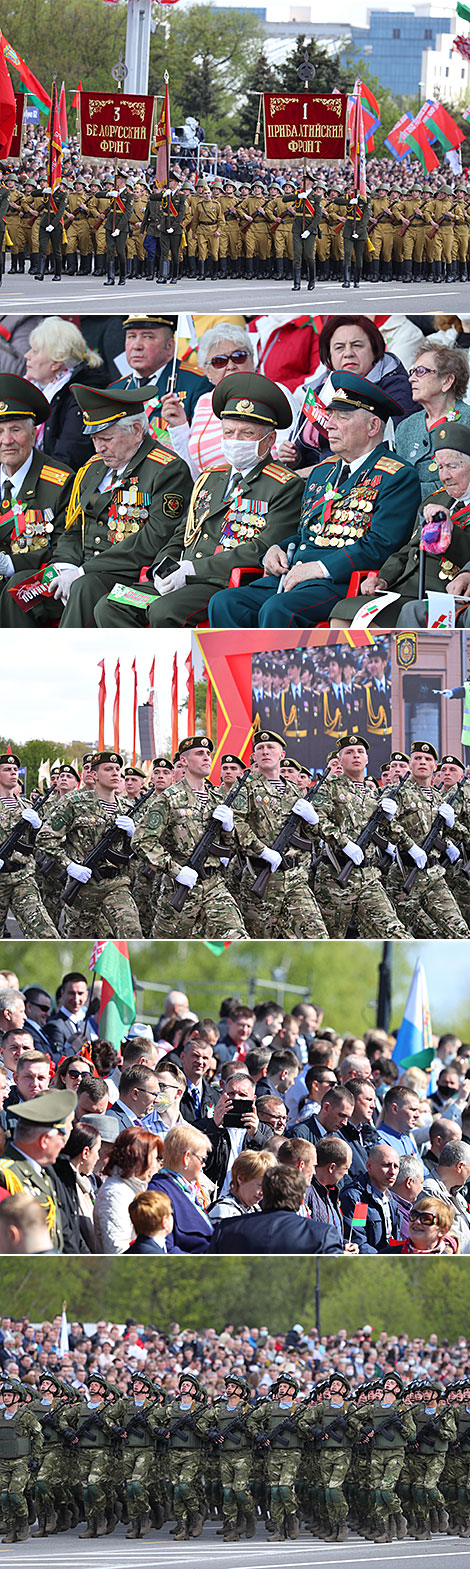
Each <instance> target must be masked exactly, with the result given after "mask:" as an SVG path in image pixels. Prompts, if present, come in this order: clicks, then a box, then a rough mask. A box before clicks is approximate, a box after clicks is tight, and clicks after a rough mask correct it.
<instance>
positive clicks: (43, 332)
mask: <svg viewBox="0 0 470 1569" xmlns="http://www.w3.org/2000/svg"><path fill="white" fill-rule="evenodd" d="M25 358H26V372H25V374H26V376H27V379H28V381H32V382H34V385H35V386H36V387H40V389H41V392H43V393H44V396H45V397H46V398H47V400H48V403H49V404H50V414H49V415H48V418H47V419H46V422H45V424H44V425H39V426H38V432H37V436H36V446H37V447H39V448H40V449H41V451H42V452H44V453H46V455H47V456H50V457H53V458H54V462H56V463H58V462H62V463H68V464H70V468H71V469H74V470H76V469H78V468H81V465H82V464H83V463H87V462H88V458H91V457H93V453H94V447H93V442H92V441H91V438H90V437H89V436H84V434H83V416H82V413H81V410H80V409H79V407H78V404H77V403H76V400H75V398H74V396H73V393H72V392H71V391H70V383H71V382H72V381H73V382H77V381H78V382H84V383H85V385H86V386H87V387H106V386H107V384H108V381H109V376H108V374H107V371H106V370H105V368H104V366H103V361H102V359H101V355H100V354H98V353H97V352H96V350H94V349H88V348H87V345H86V343H85V339H84V337H83V336H82V333H81V332H80V331H79V328H78V327H75V325H74V323H73V322H72V321H63V320H62V317H61V316H46V317H45V319H44V321H42V322H41V323H40V325H39V327H34V329H33V331H32V332H31V334H30V339H29V349H28V350H27V352H26V356H25Z"/></svg>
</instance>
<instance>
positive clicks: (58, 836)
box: [37, 790, 142, 937]
mask: <svg viewBox="0 0 470 1569" xmlns="http://www.w3.org/2000/svg"><path fill="white" fill-rule="evenodd" d="M125 815H126V813H125V810H124V808H123V806H122V802H121V800H120V798H119V797H118V798H117V799H116V801H115V802H114V803H113V809H112V811H110V810H109V808H108V807H107V806H106V805H105V803H104V802H103V801H101V800H100V798H99V796H98V795H96V794H92V792H91V791H88V790H87V791H84V790H73V791H72V792H71V794H70V795H65V796H62V799H61V800H60V801H58V802H57V805H56V806H54V810H53V811H52V812H51V814H50V817H49V820H48V821H47V822H46V823H44V824H43V825H42V827H41V828H40V830H39V833H38V836H37V848H38V851H39V853H40V854H41V853H42V852H43V851H44V853H45V855H47V856H52V857H53V859H54V860H55V861H56V863H57V865H58V866H60V867H62V869H63V870H64V871H66V868H67V866H68V863H69V861H75V862H76V863H78V864H79V865H83V862H84V861H85V860H86V857H87V856H88V855H89V854H90V852H91V850H94V849H95V847H96V845H97V844H98V843H99V841H100V840H101V839H102V838H103V836H104V834H105V833H107V831H108V829H109V828H110V827H111V826H112V823H113V821H114V819H115V818H116V817H121V816H125ZM112 851H113V854H115V853H116V852H118V853H119V854H120V855H125V857H126V861H127V856H128V854H129V836H128V835H127V834H126V833H125V832H124V831H122V830H119V829H117V830H116V837H115V841H114V842H113V846H112ZM103 870H104V873H105V875H104V877H103V876H102V875H100V880H99V881H98V880H95V878H94V877H92V878H91V879H90V881H89V882H88V883H87V884H80V883H79V884H78V888H79V892H78V895H77V898H76V900H75V902H74V904H73V906H71V907H70V909H69V908H68V907H67V906H65V916H64V932H66V933H67V936H75V935H77V936H78V935H80V936H82V937H84V936H87V937H141V936H142V932H141V928H140V921H139V916H138V911H137V906H136V905H135V903H134V900H133V898H132V895H131V891H130V873H129V868H128V866H127V864H126V863H124V865H123V867H122V869H121V868H120V867H116V866H113V865H112V861H111V860H109V861H106V862H104V863H103Z"/></svg>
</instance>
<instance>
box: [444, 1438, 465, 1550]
mask: <svg viewBox="0 0 470 1569" xmlns="http://www.w3.org/2000/svg"><path fill="white" fill-rule="evenodd" d="M440 1482H441V1487H442V1492H443V1494H444V1499H445V1507H446V1509H447V1510H448V1512H449V1516H450V1523H451V1525H452V1526H453V1528H454V1530H457V1531H458V1530H459V1529H462V1528H464V1529H465V1528H466V1526H467V1525H468V1516H469V1512H470V1454H465V1452H462V1451H461V1450H456V1449H448V1450H447V1454H446V1457H445V1465H444V1469H443V1472H442V1474H441V1477H440Z"/></svg>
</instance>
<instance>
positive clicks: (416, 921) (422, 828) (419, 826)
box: [388, 741, 469, 938]
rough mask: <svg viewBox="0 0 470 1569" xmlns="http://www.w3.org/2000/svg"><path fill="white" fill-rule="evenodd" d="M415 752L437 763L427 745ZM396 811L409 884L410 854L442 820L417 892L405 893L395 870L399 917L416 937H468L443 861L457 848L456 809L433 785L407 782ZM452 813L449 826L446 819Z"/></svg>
mask: <svg viewBox="0 0 470 1569" xmlns="http://www.w3.org/2000/svg"><path fill="white" fill-rule="evenodd" d="M411 751H412V752H415V751H419V752H430V753H432V755H433V756H434V757H435V759H436V762H437V754H436V752H435V750H434V747H433V746H432V745H431V743H430V742H429V741H423V742H421V741H414V742H413V745H412V748H411ZM396 804H397V811H396V814H395V816H394V817H393V819H392V822H391V823H390V829H389V833H390V839H391V841H392V843H393V844H395V845H396V847H397V850H398V853H399V856H400V857H402V858H403V862H404V866H403V870H404V873H405V878H406V875H407V873H408V872H409V870H410V868H412V867H415V868H416V865H417V863H416V861H415V858H414V855H413V856H411V857H410V851H414V850H415V849H416V847H418V848H420V847H421V846H422V844H423V842H424V840H425V839H426V837H427V834H428V833H429V830H430V828H431V826H432V824H433V823H434V820H435V818H436V816H438V815H439V817H440V818H441V831H440V834H439V842H438V843H437V844H435V845H434V848H433V849H431V850H430V851H429V854H428V858H427V864H426V866H425V867H423V868H422V869H421V870H420V869H418V871H417V876H416V878H415V881H414V886H413V888H412V889H411V890H410V891H409V892H408V893H407V892H406V891H405V889H404V887H403V880H404V879H403V873H402V872H401V871H400V869H399V866H398V865H397V864H394V865H393V867H392V871H391V872H390V875H389V878H388V888H389V891H390V897H391V898H392V899H393V903H394V905H395V906H396V909H397V911H398V914H399V915H401V914H403V919H404V920H406V924H407V926H408V928H409V930H410V931H411V933H412V935H413V937H455V938H457V937H468V935H469V928H468V926H467V924H466V922H465V920H464V918H463V915H462V914H461V912H460V910H459V907H458V904H456V901H455V899H454V896H453V894H452V892H451V889H450V887H449V886H448V884H447V881H446V866H447V861H445V860H444V862H443V861H442V859H441V856H442V855H444V856H445V854H446V850H447V847H448V845H452V844H453V837H452V833H453V825H454V819H453V808H452V806H451V805H450V804H449V803H448V802H446V801H445V800H443V797H442V795H441V792H440V791H439V790H436V788H435V786H434V785H431V784H430V785H426V786H425V785H421V784H418V781H417V780H416V779H408V780H405V782H404V784H403V788H402V789H401V790H400V795H399V798H398V800H397V803H396ZM449 813H451V814H452V816H451V819H450V824H449V823H448V820H447V818H448V814H449Z"/></svg>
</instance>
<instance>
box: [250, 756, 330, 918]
mask: <svg viewBox="0 0 470 1569" xmlns="http://www.w3.org/2000/svg"><path fill="white" fill-rule="evenodd" d="M285 750H286V745H285V741H283V740H282V739H281V737H280V736H278V735H275V734H274V733H273V732H272V731H270V730H260V731H258V733H257V734H256V735H255V736H254V737H253V752H254V756H255V761H256V767H257V773H256V777H255V779H253V780H251V779H248V780H246V781H245V784H244V785H243V786H242V789H241V792H240V795H239V796H238V799H237V803H236V806H235V807H234V824H235V833H236V839H237V845H238V847H239V849H240V851H241V853H242V856H243V859H244V861H245V870H244V872H243V878H242V884H241V902H242V909H243V915H244V918H245V921H246V925H247V927H248V930H249V933H250V936H251V937H259V936H261V935H262V936H263V937H267V936H269V937H279V936H280V935H281V932H282V935H283V937H315V938H324V937H326V936H327V935H328V934H327V930H326V926H325V923H324V921H323V919H322V916H321V913H320V910H319V908H318V904H317V902H316V900H315V898H314V895H313V893H312V892H311V890H310V888H309V886H308V869H309V855H310V849H311V840H312V838H313V837H314V830H315V828H316V827H317V825H318V815H317V813H316V811H315V810H314V807H313V806H312V805H311V804H310V802H309V801H304V800H303V799H302V796H301V793H300V791H299V789H298V787H297V786H296V785H294V784H290V783H289V782H288V780H286V779H285V777H284V778H283V777H282V776H281V771H280V765H281V759H282V757H283V754H284V753H285ZM291 812H294V813H295V815H296V817H297V818H298V835H296V837H295V847H292V848H291V847H289V849H288V850H287V851H286V852H285V854H284V856H282V855H280V854H279V852H278V851H277V850H274V849H273V848H272V841H273V839H274V840H276V839H277V836H278V834H279V832H280V830H281V828H282V826H283V824H284V823H285V820H286V818H287V817H288V816H289V815H290V813H291ZM303 840H304V841H305V849H303V845H302V841H303ZM265 866H269V867H271V868H272V874H271V876H270V878H269V884H268V888H267V892H266V895H265V897H264V899H263V900H261V899H260V900H257V899H256V897H253V895H252V893H251V886H252V883H253V881H254V880H255V878H256V876H257V874H258V872H259V871H262V870H263V869H264V867H265Z"/></svg>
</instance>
